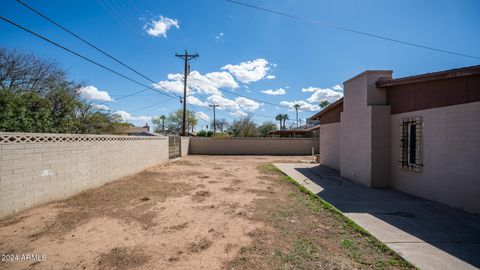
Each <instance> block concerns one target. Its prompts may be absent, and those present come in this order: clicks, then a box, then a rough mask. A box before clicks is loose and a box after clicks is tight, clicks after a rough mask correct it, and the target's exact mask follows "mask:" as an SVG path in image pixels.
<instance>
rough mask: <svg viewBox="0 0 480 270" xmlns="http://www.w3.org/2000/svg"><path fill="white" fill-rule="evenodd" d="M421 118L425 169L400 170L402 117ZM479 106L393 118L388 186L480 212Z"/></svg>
mask: <svg viewBox="0 0 480 270" xmlns="http://www.w3.org/2000/svg"><path fill="white" fill-rule="evenodd" d="M412 116H421V117H422V121H423V135H422V137H423V138H422V149H423V151H422V152H423V170H422V172H411V171H407V170H404V169H401V168H399V164H398V160H399V157H400V139H401V138H400V137H401V136H400V128H401V123H402V118H404V117H412ZM479 134H480V102H473V103H467V104H461V105H453V106H447V107H439V108H434V109H427V110H419V111H412V112H407V113H400V114H394V115H392V116H391V144H392V147H391V166H390V168H391V179H392V187H393V188H395V189H398V190H401V191H403V192H406V193H410V194H413V195H416V196H419V197H422V198H426V199H430V200H433V201H437V202H441V203H445V204H448V205H451V206H454V207H458V208H461V209H465V210H467V211H471V212H475V213H480V196H479V194H480V166H479V161H480V136H479Z"/></svg>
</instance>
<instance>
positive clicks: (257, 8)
mask: <svg viewBox="0 0 480 270" xmlns="http://www.w3.org/2000/svg"><path fill="white" fill-rule="evenodd" d="M225 1H227V2H230V3H233V4H237V5H241V6H245V7H249V8H253V9H256V10H261V11H264V12H267V13H271V14H276V15H280V16H283V17H287V18H290V19H295V20H299V21H304V22H309V23H313V24H319V25H323V26H326V27H330V28H333V29H337V30H342V31H346V32H350V33H355V34H358V35H363V36H367V37H372V38H377V39H382V40H386V41H390V42H395V43H399V44H403V45H408V46H413V47H417V48H422V49H426V50H431V51H436V52H440V53H446V54H452V55H457V56H462V57H467V58H472V59H477V60H480V57H478V56H474V55H468V54H464V53H458V52H454V51H448V50H443V49H438V48H434V47H430V46H426V45H422V44H418V43H413V42H408V41H403V40H399V39H394V38H389V37H385V36H381V35H377V34H371V33H367V32H363V31H358V30H355V29H350V28H347V27H343V26H340V25H335V24H331V23H326V22H322V21H318V20H314V19H306V18H302V17H299V16H295V15H291V14H288V13H284V12H280V11H276V10H272V9H267V8H262V7H259V6H254V5H250V4H246V3H242V2H238V1H234V0H225Z"/></svg>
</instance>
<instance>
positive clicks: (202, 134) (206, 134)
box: [197, 130, 213, 137]
mask: <svg viewBox="0 0 480 270" xmlns="http://www.w3.org/2000/svg"><path fill="white" fill-rule="evenodd" d="M212 135H213V131H210V130H209V131H206V130H200V131H199V132H197V136H198V137H212Z"/></svg>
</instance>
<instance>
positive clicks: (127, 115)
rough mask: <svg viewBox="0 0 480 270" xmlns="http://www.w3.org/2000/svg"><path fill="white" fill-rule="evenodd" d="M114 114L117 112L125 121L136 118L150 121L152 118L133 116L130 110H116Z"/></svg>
mask: <svg viewBox="0 0 480 270" xmlns="http://www.w3.org/2000/svg"><path fill="white" fill-rule="evenodd" d="M113 114H116V115H118V116H120V118H121V119H122V121H124V122H127V121H134V120H138V121H143V122H148V121H150V120H151V119H152V117H151V116H143V115H141V116H133V115H131V114H130V113H129V112H126V111H116V112H114V113H113Z"/></svg>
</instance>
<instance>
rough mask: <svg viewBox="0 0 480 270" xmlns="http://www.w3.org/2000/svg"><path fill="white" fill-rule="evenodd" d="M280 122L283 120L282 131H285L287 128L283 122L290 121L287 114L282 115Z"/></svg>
mask: <svg viewBox="0 0 480 270" xmlns="http://www.w3.org/2000/svg"><path fill="white" fill-rule="evenodd" d="M282 120H283V129H287V126H286V125H285V121H287V120H290V118H288V114H284V115H282Z"/></svg>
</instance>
